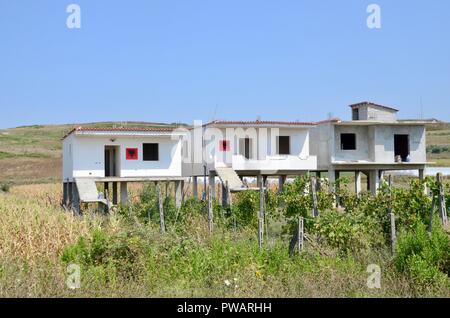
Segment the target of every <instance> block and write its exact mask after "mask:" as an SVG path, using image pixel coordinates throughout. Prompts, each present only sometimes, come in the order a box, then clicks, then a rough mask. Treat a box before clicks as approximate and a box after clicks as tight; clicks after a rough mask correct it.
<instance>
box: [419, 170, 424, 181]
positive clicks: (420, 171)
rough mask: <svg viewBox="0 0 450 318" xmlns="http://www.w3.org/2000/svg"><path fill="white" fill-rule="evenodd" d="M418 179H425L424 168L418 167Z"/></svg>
mask: <svg viewBox="0 0 450 318" xmlns="http://www.w3.org/2000/svg"><path fill="white" fill-rule="evenodd" d="M419 180H420V181H423V180H425V169H419Z"/></svg>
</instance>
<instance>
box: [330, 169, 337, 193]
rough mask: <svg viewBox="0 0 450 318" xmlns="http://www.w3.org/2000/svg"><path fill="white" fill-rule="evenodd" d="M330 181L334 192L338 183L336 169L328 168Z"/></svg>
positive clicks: (331, 189)
mask: <svg viewBox="0 0 450 318" xmlns="http://www.w3.org/2000/svg"><path fill="white" fill-rule="evenodd" d="M328 182H329V183H330V191H331V192H333V190H334V185H335V183H336V171H335V170H334V169H330V170H328Z"/></svg>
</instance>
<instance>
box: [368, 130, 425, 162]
mask: <svg viewBox="0 0 450 318" xmlns="http://www.w3.org/2000/svg"><path fill="white" fill-rule="evenodd" d="M395 134H400V135H409V148H410V158H411V162H426V143H425V135H426V134H425V126H376V130H375V144H376V148H375V160H376V161H377V162H383V163H391V162H394V161H395V156H394V154H395V153H394V135H395Z"/></svg>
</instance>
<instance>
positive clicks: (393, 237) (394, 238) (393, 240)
mask: <svg viewBox="0 0 450 318" xmlns="http://www.w3.org/2000/svg"><path fill="white" fill-rule="evenodd" d="M390 217H391V251H392V255H395V247H396V245H397V234H396V231H395V215H394V213H393V212H391V213H390Z"/></svg>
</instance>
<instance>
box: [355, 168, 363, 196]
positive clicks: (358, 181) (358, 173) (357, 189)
mask: <svg viewBox="0 0 450 318" xmlns="http://www.w3.org/2000/svg"><path fill="white" fill-rule="evenodd" d="M361 177H362V173H361V171H355V193H356V194H360V193H361V191H362V188H361Z"/></svg>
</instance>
